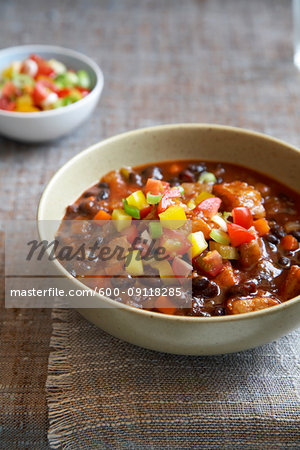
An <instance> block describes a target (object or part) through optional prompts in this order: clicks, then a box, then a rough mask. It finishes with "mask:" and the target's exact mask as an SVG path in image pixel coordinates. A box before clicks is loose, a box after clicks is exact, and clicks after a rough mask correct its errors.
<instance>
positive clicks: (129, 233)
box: [122, 224, 138, 244]
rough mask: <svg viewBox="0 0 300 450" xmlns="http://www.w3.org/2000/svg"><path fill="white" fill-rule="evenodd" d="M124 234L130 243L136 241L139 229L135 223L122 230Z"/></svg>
mask: <svg viewBox="0 0 300 450" xmlns="http://www.w3.org/2000/svg"><path fill="white" fill-rule="evenodd" d="M122 234H123V235H124V236H126V239H127V241H128V242H130V244H132V243H133V242H134V240H135V239H136V238H137V237H138V230H137V227H136V226H135V225H133V224H132V225H130V227H128V228H125V230H123V231H122Z"/></svg>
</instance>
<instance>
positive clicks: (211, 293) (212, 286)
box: [201, 281, 220, 298]
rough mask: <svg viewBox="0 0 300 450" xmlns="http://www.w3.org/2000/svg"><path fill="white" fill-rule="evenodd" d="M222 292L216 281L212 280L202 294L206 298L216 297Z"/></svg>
mask: <svg viewBox="0 0 300 450" xmlns="http://www.w3.org/2000/svg"><path fill="white" fill-rule="evenodd" d="M219 294H220V288H219V286H218V285H217V283H215V282H214V281H210V282H209V285H208V286H207V288H205V289H203V291H202V293H201V295H203V297H206V298H214V297H216V296H217V295H219Z"/></svg>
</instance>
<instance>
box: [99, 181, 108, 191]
mask: <svg viewBox="0 0 300 450" xmlns="http://www.w3.org/2000/svg"><path fill="white" fill-rule="evenodd" d="M98 187H99V188H100V189H109V185H108V183H105V181H100V183H99V184H98Z"/></svg>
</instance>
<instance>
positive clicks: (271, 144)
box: [38, 124, 300, 355]
mask: <svg viewBox="0 0 300 450" xmlns="http://www.w3.org/2000/svg"><path fill="white" fill-rule="evenodd" d="M183 158H185V159H204V160H212V161H221V162H229V163H230V162H231V163H236V164H241V165H244V166H246V167H249V168H252V169H254V170H258V171H260V172H263V173H265V174H267V175H270V176H272V177H273V178H275V179H278V180H280V181H281V182H283V183H284V184H286V185H289V186H290V187H291V188H293V189H294V190H296V191H298V192H300V181H299V173H300V151H299V150H297V149H296V148H294V147H292V146H290V145H288V144H286V143H284V142H282V141H279V140H277V139H273V138H271V137H269V136H265V135H263V134H259V133H254V132H251V131H247V130H241V129H238V128H232V127H224V126H216V125H205V124H204V125H196V124H194V125H166V126H161V127H153V128H148V129H142V130H137V131H133V132H130V133H125V134H121V135H119V136H116V137H114V138H111V139H107V140H105V141H103V142H100V143H98V144H96V145H94V146H92V147H90V148H88V149H87V150H85V151H83V152H82V153H79V154H78V155H76V156H75V157H74V158H73V159H71V160H70V161H69V162H68V163H66V164H65V165H64V166H63V167H62V168H61V169H60V170H59V171H58V172H57V173H56V174H55V175H54V177H53V178H52V180H51V181H50V182H49V184H48V186H47V187H46V189H45V191H44V193H43V195H42V198H41V201H40V205H39V209H38V219H39V220H40V221H44V220H54V219H55V220H57V219H58V220H60V219H61V218H62V217H63V215H64V212H65V207H66V206H67V205H69V204H71V203H72V202H74V201H75V200H76V199H77V198H78V197H79V196H80V195H81V193H82V192H83V191H84V190H85V189H86V188H88V187H89V186H91V185H93V184H94V183H96V182H97V181H98V180H99V178H100V177H101V176H102V175H104V174H105V173H106V172H108V171H109V170H112V169H118V168H120V167H122V166H126V165H132V166H134V165H139V164H144V163H151V162H156V161H164V160H172V159H173V160H174V159H175V160H176V159H183ZM74 180H76V183H74ZM42 223H43V222H40V224H42ZM40 224H39V229H40V235H41V238H42V239H47V240H48V241H49V242H51V241H52V240H53V237H54V234H55V232H54V231H51V232H49V231H48V232H47V231H45V230H44V229H43V227H42V226H40ZM46 229H47V227H46ZM48 230H49V228H48ZM55 265H56V269H57V271H58V272H59V274H60V275H61V274H62V273H63V274H65V275H66V276H67V277H68V281H69V284H70V288H76V287H80V288H81V289H83V288H84V285H83V284H81V283H80V282H79V281H78V280H76V279H74V278H73V277H71V276H70V275H69V274H67V272H66V271H65V269H64V268H63V267H62V266H61V265H60V264H59V263H58V262H55ZM86 289H88V288H86ZM92 299H93V301H94V305H95V309H80V313H81V314H82V315H83V316H84V317H86V318H87V319H88V320H90V321H91V322H93V323H94V324H96V325H97V326H99V327H100V328H102V329H103V330H105V331H107V332H108V333H111V334H112V335H114V336H117V337H119V338H121V339H124V340H125V341H128V342H131V343H133V344H136V345H139V346H142V347H146V348H150V349H153V350H158V351H164V352H169V353H178V354H193V355H203V354H217V353H229V352H236V351H240V350H245V349H249V348H252V347H256V346H258V345H262V344H265V343H267V342H270V341H272V340H274V339H277V338H279V337H280V336H283V335H284V334H287V333H288V332H289V331H291V330H293V329H295V328H297V327H299V326H300V296H298V297H297V298H295V299H292V300H289V301H287V302H285V303H282V304H280V305H277V306H273V307H271V308H268V309H264V310H261V311H257V312H254V313H247V314H240V315H232V316H223V317H208V318H206V317H183V316H171V315H165V314H160V313H154V312H149V311H143V310H140V309H136V308H132V307H130V306H126V305H120V304H118V305H119V307H117V308H112V307H110V308H107V306H112V305H116V303H115V302H114V301H113V300H110V299H108V298H106V297H103V296H102V297H101V296H100V295H98V296H97V297H93V298H92ZM79 300H80V299H79Z"/></svg>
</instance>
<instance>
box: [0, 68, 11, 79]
mask: <svg viewBox="0 0 300 450" xmlns="http://www.w3.org/2000/svg"><path fill="white" fill-rule="evenodd" d="M13 72H14V67H13V66H12V65H11V66H9V67H6V69H4V70H2V73H1V75H2V78H11V77H12V74H13Z"/></svg>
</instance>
